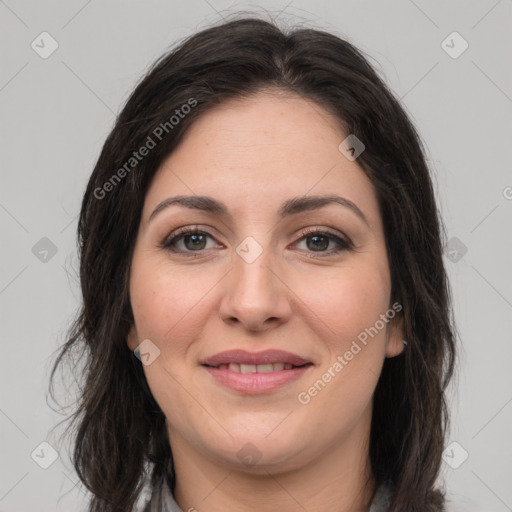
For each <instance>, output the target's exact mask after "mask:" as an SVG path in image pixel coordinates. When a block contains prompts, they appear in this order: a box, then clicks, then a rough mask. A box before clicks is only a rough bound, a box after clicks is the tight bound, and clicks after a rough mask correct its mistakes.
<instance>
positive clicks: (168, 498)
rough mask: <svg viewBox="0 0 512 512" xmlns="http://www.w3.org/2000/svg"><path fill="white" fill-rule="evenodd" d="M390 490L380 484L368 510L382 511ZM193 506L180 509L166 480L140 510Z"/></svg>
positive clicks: (151, 511) (154, 511) (172, 510)
mask: <svg viewBox="0 0 512 512" xmlns="http://www.w3.org/2000/svg"><path fill="white" fill-rule="evenodd" d="M390 494H391V493H390V491H389V489H388V488H387V487H384V486H381V487H379V489H378V490H377V492H376V494H375V498H374V499H373V502H372V504H371V506H370V509H369V510H368V512H384V511H385V510H386V508H387V506H388V504H389V497H390ZM194 511H195V509H194V508H190V509H188V510H187V511H183V510H181V508H180V507H178V504H177V503H176V501H175V500H174V497H173V495H172V492H171V490H170V489H169V486H168V485H167V483H166V482H163V481H162V482H161V484H160V486H158V487H157V488H156V489H155V491H154V492H153V494H152V496H151V499H150V501H149V502H148V503H147V504H146V506H145V508H144V510H143V511H142V512H194Z"/></svg>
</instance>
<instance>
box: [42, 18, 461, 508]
mask: <svg viewBox="0 0 512 512" xmlns="http://www.w3.org/2000/svg"><path fill="white" fill-rule="evenodd" d="M441 227H442V222H441V220H440V219H439V216H438V212H437V207H436V202H435V196H434V192H433V187H432V183H431V179H430V176H429V171H428V168H427V165H426V162H425V157H424V153H423V150H422V147H421V143H420V140H419V137H418V135H417V133H416V131H415V129H414V127H413V126H412V124H411V122H410V121H409V120H408V118H407V116H406V114H405V113H404V110H403V109H402V107H401V106H400V104H399V102H398V101H397V100H396V99H395V98H394V97H393V95H392V94H391V93H390V91H389V90H388V88H387V87H386V86H385V84H384V83H383V82H382V81H381V79H380V78H379V77H378V76H377V74H376V73H375V71H374V70H373V69H372V67H371V66H370V65H369V64H368V62H367V60H366V59H365V58H364V57H363V55H362V54H361V53H360V52H359V51H358V50H357V49H355V48H354V47H353V46H352V45H351V44H349V43H348V42H347V41H344V40H342V39H340V38H338V37H336V36H334V35H331V34H328V33H325V32H321V31H317V30H309V29H301V30H296V31H292V32H290V33H284V32H282V31H281V30H280V29H279V28H278V27H277V26H275V24H273V23H270V22H267V21H264V20H261V19H257V18H241V19H235V20H232V21H228V22H225V23H223V24H222V25H218V26H215V27H211V28H209V29H207V30H203V31H201V32H199V33H197V34H195V35H194V36H193V37H191V38H189V39H188V40H186V41H185V42H183V43H182V44H181V45H180V46H179V47H178V48H176V49H174V50H173V51H171V52H169V53H168V54H166V55H164V56H163V57H162V58H161V59H160V60H159V61H158V62H157V63H155V65H154V66H153V67H152V68H151V69H150V71H149V72H148V73H147V75H146V76H145V77H144V78H143V80H142V81H141V82H140V83H139V85H138V86H137V87H136V89H135V91H134V92H133V94H132V95H131V97H130V98H129V100H128V102H127V104H126V105H125V107H124V109H123V110H122V112H121V114H120V115H119V117H118V119H117V122H116V124H115V126H114V128H113V130H112V132H111V133H110V135H109V136H108V138H107V140H106V142H105V145H104V147H103V150H102V152H101V155H100V157H99V159H98V162H97V164H96V166H95V168H94V171H93V173H92V176H91V178H90V181H89V184H88V187H87V190H86V193H85V196H84V200H83V205H82V210H81V215H80V220H79V227H78V236H79V242H80V258H81V270H80V276H81V287H82V293H83V307H82V309H81V312H80V315H79V317H78V319H77V321H76V323H75V325H74V327H73V329H72V331H71V333H70V336H69V340H68V341H67V343H66V344H65V346H64V347H63V349H62V351H61V353H60V355H59V358H58V359H57V361H56V363H55V366H54V369H53V372H52V378H53V373H54V372H55V369H56V367H57V366H58V365H59V364H60V363H61V361H62V360H63V359H64V356H65V355H66V354H68V353H69V352H70V351H71V349H72V348H74V347H80V346H82V347H86V349H87V355H86V360H85V361H86V363H85V368H86V373H85V382H84V385H83V390H82V395H81V401H80V405H79V408H78V410H77V411H76V414H75V415H74V418H75V420H76V421H77V422H78V429H77V432H76V440H75V451H74V465H75V467H76V470H77V472H78V475H79V477H80V479H81V480H82V481H83V482H84V484H85V485H86V486H87V487H88V489H89V490H90V491H91V493H92V499H91V502H90V510H91V511H95V512H96V511H97V512H99V511H102V512H114V511H123V512H126V511H131V510H134V509H135V507H136V505H137V503H138V501H141V499H142V494H141V491H142V490H143V488H144V485H145V484H148V486H149V491H150V492H151V501H150V502H148V503H147V506H146V507H145V510H146V511H151V512H157V511H158V512H160V511H180V510H181V511H187V510H188V511H193V510H197V511H200V512H201V511H208V512H217V511H226V510H244V511H270V510H272V511H273V510H279V511H295V510H301V511H302V510H307V511H309V512H316V511H320V510H322V511H326V510H327V511H333V512H335V511H336V512H338V511H339V512H356V511H368V510H370V511H371V512H376V511H382V512H384V511H389V512H390V511H393V512H406V511H407V512H413V511H418V512H431V511H432V512H434V511H436V512H437V511H441V510H444V501H445V500H444V495H443V492H442V491H441V490H440V489H438V488H437V487H436V482H437V479H438V476H439V471H440V465H441V455H442V451H443V444H444V439H445V433H446V429H447V423H448V413H447V407H446V403H445V394H444V390H445V389H446V386H447V384H448V382H449V381H450V378H451V376H452V373H453V369H454V359H455V328H454V324H453V318H452V312H451V305H450V290H449V285H448V282H447V277H446V273H445V269H444V264H443V258H442V240H441V234H442V232H441Z"/></svg>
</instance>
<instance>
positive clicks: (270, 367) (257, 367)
mask: <svg viewBox="0 0 512 512" xmlns="http://www.w3.org/2000/svg"><path fill="white" fill-rule="evenodd" d="M311 364H312V363H305V364H303V365H297V366H296V365H293V364H290V363H265V364H243V363H229V364H220V365H219V366H210V365H203V366H207V367H208V368H216V369H217V370H229V371H231V372H235V373H272V372H280V371H283V370H293V369H294V368H302V367H303V366H310V365H311Z"/></svg>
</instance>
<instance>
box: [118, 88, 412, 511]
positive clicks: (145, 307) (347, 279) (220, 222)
mask: <svg viewBox="0 0 512 512" xmlns="http://www.w3.org/2000/svg"><path fill="white" fill-rule="evenodd" d="M346 136H347V134H345V133H343V131H342V129H341V127H340V123H338V122H337V120H336V119H335V118H334V117H333V116H332V115H330V114H329V113H328V112H326V111H325V110H324V109H323V108H322V107H321V106H319V105H318V104H316V103H314V102H311V101H306V100H304V99H302V98H300V97H298V96H294V95H291V94H287V93H281V92H277V91H263V92H259V93H258V94H256V95H253V96H252V97H250V98H246V99H243V100H240V99H237V100H232V101H230V102H227V103H224V104H222V105H221V106H219V107H216V108H215V109H214V110H211V111H209V112H208V113H206V114H204V115H202V116H201V117H200V118H199V119H198V120H197V121H196V122H195V123H194V124H193V125H192V127H191V129H190V130H189V131H188V133H187V135H186V136H185V138H184V140H183V141H182V143H181V144H180V146H179V147H178V148H177V149H176V150H175V151H174V152H173V153H172V154H171V155H170V156H169V157H168V158H167V159H166V160H165V161H164V163H163V165H162V166H161V168H160V169H159V170H158V172H157V174H156V175H155V178H154V180H153V182H152V184H151V186H150V188H149V190H148V192H147V196H146V199H145V205H144V209H143V213H142V219H141V223H140V228H139V232H138V236H137V241H136V246H135V250H134V255H133V261H132V267H131V275H130V299H131V304H132V309H133V313H134V318H135V325H134V326H133V328H132V329H131V331H130V334H129V337H128V345H129V347H130V348H131V349H132V350H135V349H136V348H137V346H138V345H139V343H141V342H142V340H145V339H150V340H151V342H152V343H154V345H155V346H156V347H158V349H159V350H160V355H159V356H158V357H157V358H156V359H155V360H154V361H153V362H152V363H151V364H149V365H144V371H145V375H146V378H147V381H148V383H149V386H150V389H151V391H152V393H153V395H154V397H155V399H156V401H157V402H158V404H159V405H160V407H161V409H162V411H163V412H164V414H165V415H166V418H167V424H168V432H169V439H170V443H171V447H172V451H173V457H174V464H175V470H176V477H177V484H176V489H175V493H174V494H175V499H176V501H177V503H178V505H179V506H180V507H181V508H182V509H183V510H184V511H187V510H189V509H190V508H191V507H194V508H195V509H197V510H198V511H203V510H208V511H209V512H221V511H222V512H224V511H225V510H238V511H246V512H249V511H251V512H252V511H258V512H261V511H275V510H280V511H283V512H288V511H290V512H291V511H297V510H303V509H302V508H301V507H303V508H304V509H306V510H307V511H308V512H320V511H322V512H325V511H340V512H349V511H350V512H355V511H364V510H366V509H367V507H368V506H369V504H370V502H371V500H372V497H373V493H374V492H375V484H374V481H373V478H372V475H371V472H370V469H369V455H368V453H369V434H370V423H371V415H372V395H373V392H374V389H375V387H376V384H377V381H378V376H379V374H380V372H381V369H382V365H383V362H384V359H385V358H386V357H394V356H396V355H398V354H399V353H401V351H402V350H403V344H402V338H403V336H402V327H401V322H400V320H399V316H398V315H397V316H396V317H395V319H394V320H392V321H391V322H389V323H387V324H386V325H385V327H384V328H383V329H381V330H380V331H379V333H378V334H377V335H376V336H374V337H373V338H372V339H371V341H370V342H369V343H368V344H367V345H366V346H364V347H363V349H362V350H361V351H360V352H359V353H358V354H357V355H355V356H354V358H353V359H352V360H351V361H350V362H349V363H348V364H347V365H346V366H345V367H344V368H343V370H342V371H340V372H338V373H337V374H336V377H334V378H332V380H331V381H330V382H329V383H328V384H327V385H326V386H325V387H324V388H323V389H322V390H321V392H319V393H318V394H317V395H316V396H314V397H313V398H311V401H310V402H309V403H308V404H307V405H304V404H301V403H299V401H298V399H297V397H298V395H299V393H300V392H303V391H307V390H308V388H309V387H310V386H312V385H313V384H314V383H315V381H317V380H318V379H319V378H321V377H322V375H323V374H324V373H325V372H326V371H327V369H328V368H329V367H332V365H333V363H334V362H335V361H336V358H337V357H338V356H340V355H343V354H344V353H345V352H346V351H347V350H348V349H349V348H350V346H351V343H352V341H353V340H355V339H356V337H357V335H358V334H359V333H361V332H362V331H364V330H365V328H368V327H370V326H373V325H375V322H376V321H377V320H378V319H379V315H381V314H383V313H385V312H386V311H387V310H389V308H390V307H391V305H390V291H391V281H390V272H389V263H388V259H387V254H386V248H385V239H384V233H383V228H382V221H381V217H380V213H379V208H378V203H377V196H376V192H375V190H374V188H373V185H372V183H371V181H370V180H369V179H368V178H367V177H366V175H365V174H364V172H363V171H362V169H361V167H360V166H359V165H358V163H357V160H356V161H350V160H348V159H347V158H345V156H344V155H343V154H342V153H341V152H340V151H339V150H338V146H339V144H340V142H341V141H342V140H344V139H345V137H346ZM181 194H183V195H194V194H197V195H207V196H211V197H213V198H215V199H217V200H220V201H222V202H223V203H225V204H226V206H227V207H228V208H229V211H230V212H231V214H232V216H233V217H232V218H228V217H220V216H217V215H214V214H211V213H207V212H202V211H199V210H192V209H188V208H185V207H182V206H179V205H172V206H169V207H168V208H165V209H163V210H162V211H160V212H159V213H158V214H156V215H155V216H154V218H153V219H151V220H149V217H150V215H151V212H153V210H154V209H155V208H156V206H157V205H158V204H159V203H160V202H161V201H163V200H165V199H167V198H168V197H172V196H176V195H181ZM327 194H337V195H339V196H342V197H344V198H346V199H349V200H350V201H352V202H353V203H355V204H356V205H357V206H358V207H359V209H360V210H361V211H362V212H363V214H364V216H365V217H366V219H367V221H368V225H367V224H365V222H364V221H363V220H361V219H360V218H359V217H358V216H357V215H356V214H354V213H353V212H352V211H351V210H350V209H349V208H346V207H343V206H340V205H337V204H331V205H328V206H325V207H323V208H321V209H318V210H313V211H308V212H302V213H299V214H296V215H293V216H290V217H287V218H284V219H280V218H278V216H277V212H278V209H279V207H280V205H281V203H282V202H283V201H285V200H287V199H290V198H292V197H300V196H304V195H308V196H310V195H327ZM184 226H190V227H196V226H197V229H199V230H201V231H206V232H208V233H209V235H210V236H209V237H206V241H205V242H204V243H205V244H206V245H204V244H203V245H201V243H200V244H199V246H200V248H202V250H200V251H198V250H197V249H194V247H195V246H194V243H193V242H192V241H190V239H188V242H187V240H186V239H183V238H182V239H181V240H180V241H178V242H176V245H175V248H176V249H177V250H181V251H182V253H177V252H172V251H171V250H170V249H169V248H167V249H166V248H162V247H161V242H162V241H163V240H164V239H166V238H168V237H169V235H170V234H172V233H173V232H175V231H176V230H177V229H178V228H180V227H184ZM304 228H318V229H320V230H325V231H329V232H331V233H332V234H333V235H335V236H338V237H341V238H343V237H345V238H348V239H349V240H350V241H351V242H352V244H353V250H342V251H340V252H339V253H333V252H332V249H335V248H336V247H338V244H337V242H336V241H335V240H332V239H331V241H330V242H329V244H328V245H327V241H328V240H329V239H325V238H321V239H320V242H319V243H318V245H320V248H319V249H317V248H316V246H315V244H313V243H312V241H311V236H312V235H310V236H309V238H305V237H304V236H301V230H303V229H304ZM248 236H251V237H253V238H254V239H255V240H256V241H257V242H258V243H259V245H260V246H261V248H262V250H263V252H262V253H261V254H260V256H259V257H258V258H257V259H256V260H255V261H254V262H252V263H250V264H249V263H247V261H245V260H244V259H243V258H241V257H240V256H239V255H238V253H237V252H236V248H237V246H238V245H239V244H240V243H241V242H242V241H243V240H244V239H245V238H246V237H248ZM313 236H314V235H313ZM308 240H309V241H310V243H309V244H308ZM194 250H195V252H194ZM183 252H186V253H187V254H192V256H194V255H197V254H199V256H196V257H187V256H186V255H184V254H183ZM315 256H316V258H315ZM234 348H242V349H245V350H248V351H253V352H254V351H262V350H265V349H270V348H275V349H281V350H286V351H289V352H292V353H295V354H298V355H300V356H302V357H304V358H306V359H307V360H309V361H311V362H312V363H313V366H312V367H311V368H310V369H309V370H308V371H307V372H305V373H304V374H303V376H302V377H300V378H299V379H298V380H295V381H293V382H291V383H288V384H286V385H285V386H283V387H281V388H279V389H277V390H274V391H271V392H267V393H264V394H259V395H247V394H243V393H240V392H237V391H233V390H231V389H229V388H227V387H225V386H223V385H222V384H220V383H218V382H217V381H216V380H215V379H214V378H213V377H212V376H211V375H210V373H209V372H207V371H206V370H205V369H204V367H202V366H201V365H200V364H199V363H200V361H201V360H203V359H204V358H205V357H207V356H212V355H213V354H216V353H218V352H221V351H224V350H229V349H234ZM248 442H250V443H252V445H254V447H255V448H252V450H253V451H256V453H257V454H258V456H259V457H260V459H259V460H258V461H257V463H256V464H253V465H247V464H245V463H244V462H243V461H242V460H240V458H239V456H237V453H238V452H239V450H241V449H243V447H244V446H246V444H247V443H248ZM245 450H250V449H249V448H247V446H246V448H245Z"/></svg>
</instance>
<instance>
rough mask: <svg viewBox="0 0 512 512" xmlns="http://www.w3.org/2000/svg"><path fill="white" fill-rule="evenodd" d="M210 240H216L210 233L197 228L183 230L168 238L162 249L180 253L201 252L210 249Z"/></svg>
mask: <svg viewBox="0 0 512 512" xmlns="http://www.w3.org/2000/svg"><path fill="white" fill-rule="evenodd" d="M208 238H210V239H212V240H214V238H213V237H212V236H211V235H210V234H209V233H207V232H205V231H201V230H199V229H197V228H195V227H191V228H182V229H178V230H177V231H175V232H174V233H172V234H171V235H170V236H169V237H168V238H166V239H165V240H164V241H163V243H162V244H161V247H162V248H163V249H168V250H170V251H172V252H178V253H187V252H200V251H203V250H206V249H209V248H210V247H206V243H207V239H208ZM180 244H181V246H180Z"/></svg>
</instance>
